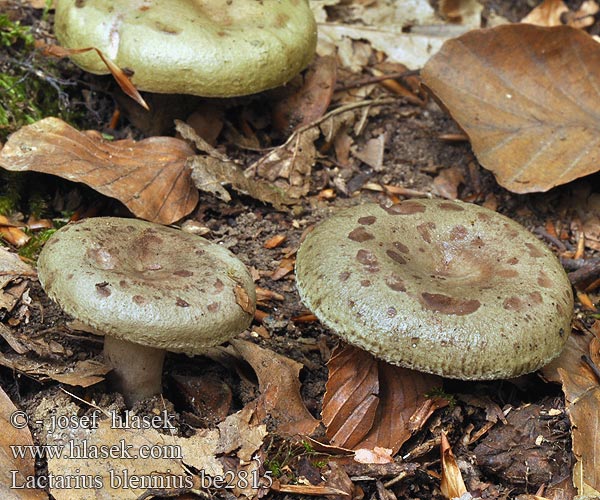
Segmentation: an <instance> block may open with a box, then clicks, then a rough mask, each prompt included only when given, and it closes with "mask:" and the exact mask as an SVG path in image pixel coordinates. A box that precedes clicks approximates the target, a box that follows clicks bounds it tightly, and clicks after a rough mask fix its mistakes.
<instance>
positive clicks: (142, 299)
mask: <svg viewBox="0 0 600 500" xmlns="http://www.w3.org/2000/svg"><path fill="white" fill-rule="evenodd" d="M131 300H133V302H135V303H136V304H137V305H138V306H143V305H144V304H146V303H147V302H148V301H147V300H146V298H145V297H142V296H141V295H134V296H133V297H132V298H131Z"/></svg>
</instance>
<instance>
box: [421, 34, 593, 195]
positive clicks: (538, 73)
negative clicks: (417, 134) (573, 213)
mask: <svg viewBox="0 0 600 500" xmlns="http://www.w3.org/2000/svg"><path fill="white" fill-rule="evenodd" d="M524 69H526V71H525V70H524ZM422 78H423V82H424V84H425V85H426V86H427V87H428V88H429V89H430V90H431V91H432V92H433V93H434V95H436V96H437V98H438V99H439V100H440V101H441V102H442V103H443V105H444V106H445V107H446V108H447V109H448V110H449V112H450V114H451V115H452V117H453V118H454V119H455V120H456V121H457V122H458V124H459V125H460V126H461V127H462V128H463V130H464V131H465V132H466V133H467V135H468V136H469V138H470V140H471V144H472V146H473V150H474V152H475V154H476V156H477V158H478V160H479V162H480V163H481V164H482V165H483V166H484V167H485V168H487V169H489V170H491V171H492V172H493V173H494V174H495V176H496V179H497V180H498V183H500V184H501V185H502V186H504V187H505V188H507V189H509V190H511V191H514V192H517V193H528V192H537V191H547V190H549V189H551V188H552V187H554V186H557V185H560V184H564V183H567V182H570V181H572V180H573V179H576V178H578V177H582V176H585V175H588V174H591V173H593V172H596V171H597V170H598V169H599V168H600V161H599V160H600V150H599V144H600V133H599V130H598V128H599V127H600V126H599V124H600V120H599V113H600V105H599V102H600V100H599V96H600V45H599V44H598V43H597V42H596V41H594V39H592V38H591V37H590V36H589V35H587V34H586V33H584V32H582V31H581V30H577V29H574V28H570V27H567V26H559V27H553V28H545V27H539V26H532V25H528V24H516V25H507V26H498V27H496V28H492V29H487V30H476V31H471V32H469V33H466V34H465V35H463V36H460V37H458V38H456V39H453V40H450V41H448V42H447V43H445V44H444V47H443V48H442V49H441V51H440V52H439V53H438V54H436V55H435V56H434V57H432V58H431V59H430V61H429V62H428V63H427V65H426V66H425V68H424V69H423V71H422Z"/></svg>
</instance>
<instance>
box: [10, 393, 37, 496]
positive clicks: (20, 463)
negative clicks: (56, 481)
mask: <svg viewBox="0 0 600 500" xmlns="http://www.w3.org/2000/svg"><path fill="white" fill-rule="evenodd" d="M16 411H17V407H16V406H15V405H14V404H13V403H12V401H11V400H10V398H9V397H8V396H7V395H6V393H5V392H4V391H3V390H2V389H1V388H0V424H1V425H2V429H3V431H2V433H1V435H0V497H2V499H3V500H4V499H6V500H43V499H47V498H48V495H47V494H46V493H44V492H43V491H42V490H38V489H36V488H20V489H15V486H17V487H18V486H21V485H23V484H26V482H27V480H28V479H29V478H30V477H33V475H34V474H35V460H34V458H33V457H28V456H26V457H24V458H19V457H14V456H13V453H12V452H11V447H13V446H14V447H19V446H21V447H23V448H25V447H26V446H31V445H33V439H32V438H31V432H30V431H29V428H28V427H24V428H23V429H17V428H16V427H15V425H11V423H10V422H11V415H13V414H15V412H16ZM24 418H26V417H24ZM11 471H17V474H14V475H13V473H11Z"/></svg>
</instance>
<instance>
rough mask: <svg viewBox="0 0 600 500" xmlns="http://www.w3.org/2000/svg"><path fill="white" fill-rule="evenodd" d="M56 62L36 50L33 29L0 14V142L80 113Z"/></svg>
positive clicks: (69, 118)
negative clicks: (47, 119)
mask: <svg viewBox="0 0 600 500" xmlns="http://www.w3.org/2000/svg"><path fill="white" fill-rule="evenodd" d="M68 85H72V83H71V82H68V81H65V80H62V79H61V76H60V72H59V70H58V68H57V61H56V60H55V59H51V58H48V57H43V56H42V55H41V54H40V53H39V52H38V51H37V50H36V49H35V48H34V37H33V35H32V33H31V27H30V26H23V25H21V23H20V22H19V21H11V20H10V19H9V18H8V16H6V15H5V14H0V141H2V142H3V141H5V140H6V138H7V137H8V135H9V134H11V133H12V132H14V131H16V130H18V129H19V128H20V127H22V126H24V125H29V124H31V123H33V122H35V121H38V120H40V119H42V118H45V117H47V116H58V117H60V118H63V119H64V120H67V121H70V120H74V119H76V118H77V117H78V116H80V115H81V113H74V112H73V110H72V109H71V108H70V106H68V105H67V104H68V101H69V100H68V95H67V93H66V92H65V90H64V89H65V88H66V87H67V86H68Z"/></svg>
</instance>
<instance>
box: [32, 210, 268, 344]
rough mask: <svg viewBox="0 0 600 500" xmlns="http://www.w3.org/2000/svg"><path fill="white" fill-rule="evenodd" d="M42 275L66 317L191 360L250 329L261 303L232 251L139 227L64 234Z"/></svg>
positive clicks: (128, 223)
mask: <svg viewBox="0 0 600 500" xmlns="http://www.w3.org/2000/svg"><path fill="white" fill-rule="evenodd" d="M38 274H39V279H40V282H41V284H42V286H43V288H44V290H45V291H46V293H47V294H48V296H49V297H50V298H51V299H53V300H55V301H56V302H57V303H58V304H59V305H60V306H61V307H62V309H63V310H64V311H65V312H67V313H68V314H70V315H71V316H73V317H75V318H77V319H79V320H80V321H82V322H84V323H85V324H87V325H89V326H91V327H93V328H95V329H97V330H100V331H101V332H104V333H105V334H106V335H107V336H111V337H113V338H116V339H121V340H125V341H128V342H133V343H135V344H141V345H144V346H147V347H153V348H159V349H165V350H168V351H174V352H184V353H186V354H190V355H193V354H199V353H202V352H203V350H204V349H205V348H206V347H210V346H215V345H218V344H221V343H223V342H225V341H227V340H229V339H230V338H232V337H234V336H235V335H237V334H238V333H240V332H241V331H243V330H244V329H245V328H247V327H248V326H249V325H250V322H251V321H252V318H253V314H254V307H255V302H256V298H255V290H254V283H253V281H252V277H251V276H250V273H249V272H248V270H247V269H246V267H245V266H244V264H243V263H242V262H241V261H240V260H239V259H237V258H236V257H235V256H234V255H233V254H232V253H231V252H230V251H229V250H227V249H225V248H223V247H221V246H219V245H215V244H213V243H210V242H209V241H207V240H205V239H204V238H201V237H199V236H195V235H192V234H189V233H185V232H182V231H179V230H176V229H173V228H169V227H165V226H160V225H158V224H153V223H151V222H146V221H141V220H135V219H123V218H117V217H98V218H91V219H85V220H83V221H81V222H76V223H73V224H69V225H67V226H64V227H63V228H61V229H60V230H58V231H57V232H56V233H55V234H54V235H52V237H51V238H50V240H48V242H47V243H46V245H45V246H44V249H43V250H42V252H41V254H40V257H39V260H38Z"/></svg>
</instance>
